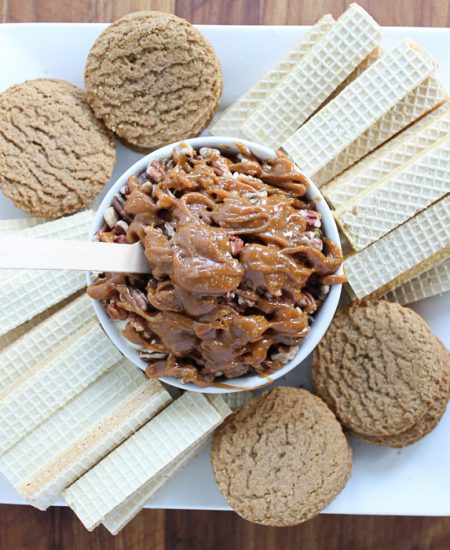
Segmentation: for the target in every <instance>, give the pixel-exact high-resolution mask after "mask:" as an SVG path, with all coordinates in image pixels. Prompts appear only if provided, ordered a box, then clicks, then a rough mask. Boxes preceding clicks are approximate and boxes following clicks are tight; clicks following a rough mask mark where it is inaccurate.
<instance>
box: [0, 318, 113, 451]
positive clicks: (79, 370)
mask: <svg viewBox="0 0 450 550" xmlns="http://www.w3.org/2000/svg"><path fill="white" fill-rule="evenodd" d="M119 358H120V352H119V351H118V350H117V348H116V347H115V346H114V345H113V344H112V343H111V341H110V340H109V338H108V337H107V336H106V334H105V333H104V332H103V330H102V329H101V327H100V326H99V325H98V323H97V322H96V321H91V322H90V323H89V324H87V325H86V326H85V327H83V328H82V329H80V330H79V331H78V332H77V333H76V334H74V335H73V336H72V337H71V338H69V339H68V340H67V343H66V347H65V349H64V350H63V351H61V353H53V354H51V355H50V356H48V357H47V358H46V359H45V360H44V361H41V362H40V363H39V364H38V365H36V367H35V368H34V370H33V371H31V372H29V373H28V375H27V376H26V378H25V379H24V380H19V381H18V382H17V383H16V384H14V385H13V386H11V387H10V388H9V391H8V392H6V393H5V394H4V395H3V398H2V399H1V401H0V455H1V454H3V453H4V452H5V451H7V450H8V449H9V448H10V447H12V445H15V444H16V443H17V442H18V441H19V440H20V439H21V438H22V437H24V436H25V435H26V434H27V433H29V432H30V431H31V430H33V429H34V428H36V426H38V425H39V424H40V423H41V422H43V421H44V420H46V419H47V418H48V417H49V416H51V415H52V414H54V413H55V412H56V411H57V410H58V409H59V408H60V407H63V406H64V405H65V404H66V403H67V401H69V400H70V399H72V398H73V397H74V396H75V395H77V394H78V393H80V392H81V391H82V390H83V389H84V388H86V387H87V386H88V385H89V384H91V383H92V382H93V381H94V380H95V379H96V378H98V377H99V376H100V375H101V374H102V373H103V372H105V371H106V370H107V369H109V368H110V367H111V366H112V365H113V364H114V363H115V362H116V361H118V360H119Z"/></svg>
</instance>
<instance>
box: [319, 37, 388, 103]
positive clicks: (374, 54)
mask: <svg viewBox="0 0 450 550" xmlns="http://www.w3.org/2000/svg"><path fill="white" fill-rule="evenodd" d="M384 53H385V52H384V50H383V48H382V47H381V46H377V47H376V48H375V49H374V50H373V51H371V52H370V53H369V55H368V56H367V57H366V58H364V59H363V60H362V61H361V63H360V64H359V65H358V66H357V67H356V69H354V70H353V71H352V72H351V73H350V74H349V75H348V77H347V78H346V79H345V80H344V82H342V84H339V86H338V87H337V88H336V89H335V90H334V92H333V93H332V94H331V95H330V96H329V97H328V98H327V99H326V100H325V102H324V103H323V104H322V105H321V106H320V107H319V109H318V110H320V109H322V108H323V107H324V106H325V105H326V104H327V103H329V102H330V101H332V100H333V99H334V98H335V97H336V96H338V95H339V94H340V93H341V92H342V90H343V89H344V88H346V87H347V86H348V85H349V84H350V83H351V82H353V81H354V80H355V79H356V78H358V77H359V76H361V75H362V73H363V72H364V71H365V70H366V69H368V68H369V67H370V66H371V65H372V64H373V63H375V61H378V59H380V58H381V57H382V56H383V55H384Z"/></svg>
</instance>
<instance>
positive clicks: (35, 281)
mask: <svg viewBox="0 0 450 550" xmlns="http://www.w3.org/2000/svg"><path fill="white" fill-rule="evenodd" d="M93 215H94V214H93V212H92V211H90V210H86V211H84V212H80V213H78V214H75V215H73V216H69V217H67V218H61V219H59V220H55V221H53V222H47V223H43V224H40V225H37V226H35V227H32V228H29V229H23V230H21V231H20V233H19V234H20V235H21V236H26V237H30V238H33V237H34V238H46V237H47V238H50V237H58V238H61V239H75V240H77V239H85V238H86V237H87V234H88V230H89V226H90V224H91V222H92V219H93ZM83 286H85V275H84V273H81V272H77V271H51V272H50V271H45V270H36V271H29V270H12V269H11V270H2V271H1V273H0V303H1V304H2V310H3V311H4V317H3V319H2V323H1V325H0V336H1V335H3V334H6V333H7V332H9V331H10V330H12V329H14V328H16V327H17V326H19V325H21V324H22V323H24V322H25V321H29V320H30V319H32V318H33V317H35V316H36V315H38V314H39V313H41V312H43V311H44V310H46V309H47V308H49V307H51V306H53V305H54V304H57V303H58V302H60V301H62V300H64V299H65V298H67V297H68V296H70V295H71V294H74V293H75V292H77V291H78V290H80V289H81V288H83Z"/></svg>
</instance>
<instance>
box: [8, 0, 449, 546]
mask: <svg viewBox="0 0 450 550" xmlns="http://www.w3.org/2000/svg"><path fill="white" fill-rule="evenodd" d="M349 3H350V2H349V1H348V0H247V1H245V0H192V1H189V0H0V14H1V18H2V22H28V21H85V22H96V21H101V22H107V21H113V20H114V19H117V18H118V17H121V16H122V15H125V14H126V13H129V12H132V11H137V10H145V9H148V10H160V11H166V12H172V13H175V14H177V15H180V16H182V17H185V18H187V19H189V20H190V21H192V22H193V23H219V24H228V25H231V24H262V25H268V24H279V25H297V24H311V23H313V22H314V21H316V20H317V19H318V18H319V17H320V16H321V15H323V14H324V13H327V12H331V13H332V14H333V15H335V16H338V15H339V14H340V13H342V11H343V10H344V9H345V7H346V6H347V5H348V4H349ZM359 3H360V4H361V5H362V6H363V7H365V8H366V9H367V10H369V12H370V13H371V14H372V15H373V16H374V17H375V18H376V20H377V21H378V22H379V23H380V24H382V25H401V26H404V25H411V26H433V27H446V26H450V0H366V1H364V0H361V1H360V2H359ZM449 52H450V45H449ZM2 54H3V55H4V52H2ZM449 55H450V53H449ZM368 498H370V495H368ZM449 498H450V495H449ZM294 548H295V549H302V550H353V549H355V550H369V549H370V550H380V549H383V550H384V549H386V550H390V549H395V550H404V549H405V550H406V549H411V550H413V549H414V550H426V549H427V550H428V549H433V550H445V549H450V518H419V517H379V516H378V517H377V516H330V515H323V516H319V517H317V518H316V519H314V520H312V521H309V522H307V523H306V524H304V525H300V526H298V527H292V528H283V529H280V528H269V527H261V526H257V525H253V524H250V523H248V522H246V521H244V520H241V519H240V518H239V517H238V516H236V515H235V514H233V513H228V512H189V511H163V510H145V511H143V512H141V513H140V514H139V516H138V517H137V518H136V519H135V520H133V521H132V522H131V523H130V524H129V525H128V526H127V527H126V528H125V529H124V530H123V531H122V532H121V533H120V534H119V535H118V536H116V537H112V536H111V535H109V533H108V532H107V531H106V530H105V529H103V528H99V529H97V530H96V531H95V532H94V533H88V532H87V531H86V530H85V529H84V527H83V526H82V525H81V523H80V522H79V521H78V519H77V518H76V517H75V515H74V514H73V512H72V511H71V510H68V509H67V508H51V509H49V510H48V511H47V512H40V511H38V510H35V509H34V508H31V507H25V506H6V505H2V506H0V550H19V549H26V550H44V549H45V550H58V549H64V550H70V549H76V550H78V549H80V550H88V549H102V550H103V549H120V550H135V549H146V550H147V549H148V550H162V549H167V550H185V549H186V550H187V549H189V550H197V549H199V550H200V549H201V550H209V549H214V550H221V549H227V550H228V549H230V550H234V549H236V550H238V549H239V550H241V549H242V550H262V549H270V550H289V549H294Z"/></svg>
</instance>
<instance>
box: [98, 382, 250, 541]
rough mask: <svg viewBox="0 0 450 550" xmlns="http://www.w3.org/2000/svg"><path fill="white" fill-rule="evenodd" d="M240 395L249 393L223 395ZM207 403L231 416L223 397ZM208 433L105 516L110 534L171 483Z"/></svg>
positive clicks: (201, 445) (210, 398)
mask: <svg viewBox="0 0 450 550" xmlns="http://www.w3.org/2000/svg"><path fill="white" fill-rule="evenodd" d="M241 393H244V394H248V393H250V392H237V393H235V394H224V395H240V394H241ZM206 398H207V399H208V401H209V402H210V403H211V404H212V405H213V406H214V407H215V408H216V410H217V411H218V412H219V413H220V414H221V415H222V418H223V419H225V418H226V417H227V416H229V415H230V414H231V408H230V407H228V406H227V404H226V401H225V399H223V395H207V396H206ZM209 440H210V433H209V432H208V433H206V434H205V435H204V436H203V437H201V438H200V439H199V440H198V442H197V443H196V444H195V445H194V446H193V447H192V448H190V449H188V450H187V451H185V452H183V453H181V454H180V455H178V457H177V459H176V460H175V461H174V462H173V463H172V464H171V465H169V466H167V467H166V468H164V469H163V470H162V471H161V472H160V473H159V474H158V475H157V476H155V477H154V478H151V479H150V480H149V481H148V482H147V483H145V484H144V485H143V486H142V487H141V488H140V489H138V490H137V491H135V492H134V493H133V494H132V495H131V496H130V497H129V498H128V499H126V500H125V501H124V502H123V503H122V504H120V505H119V506H118V507H117V508H116V509H115V510H113V512H111V513H110V514H107V515H106V516H105V517H104V518H103V520H102V523H103V525H104V526H105V527H106V528H107V529H108V531H109V532H110V533H112V534H113V535H116V534H117V533H118V532H119V531H120V530H121V529H122V528H123V527H125V525H126V524H127V523H128V522H130V521H131V520H132V519H133V518H134V517H135V516H136V514H138V513H139V511H140V510H142V508H143V507H144V505H145V503H146V502H147V501H149V500H150V499H151V498H153V497H154V495H155V494H156V493H157V492H158V491H160V490H161V489H162V488H163V487H164V486H165V485H166V483H168V482H169V481H171V480H172V479H173V478H174V477H175V476H176V475H177V474H178V473H179V472H180V471H181V470H182V469H183V468H184V467H185V466H187V465H188V464H189V463H190V462H191V461H192V460H193V459H194V457H195V456H196V455H197V454H198V453H199V452H200V451H201V450H202V449H203V448H204V447H206V445H207V444H208V442H209Z"/></svg>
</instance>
